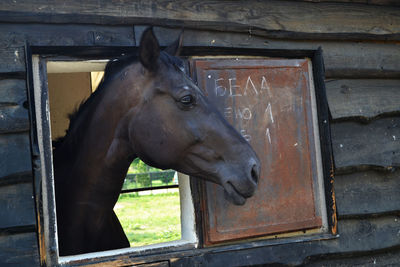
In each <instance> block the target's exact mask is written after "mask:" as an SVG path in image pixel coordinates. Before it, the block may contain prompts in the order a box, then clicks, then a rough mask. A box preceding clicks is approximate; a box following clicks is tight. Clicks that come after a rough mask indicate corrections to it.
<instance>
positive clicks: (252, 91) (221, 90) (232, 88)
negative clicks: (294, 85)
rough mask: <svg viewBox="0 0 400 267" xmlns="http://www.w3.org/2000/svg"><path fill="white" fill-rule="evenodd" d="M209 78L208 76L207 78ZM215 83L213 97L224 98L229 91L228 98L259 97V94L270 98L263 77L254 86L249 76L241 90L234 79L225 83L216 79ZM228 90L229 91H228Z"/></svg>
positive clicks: (223, 80)
mask: <svg viewBox="0 0 400 267" xmlns="http://www.w3.org/2000/svg"><path fill="white" fill-rule="evenodd" d="M209 77H210V76H209ZM214 82H215V96H225V95H226V94H227V92H228V91H229V96H230V97H241V96H247V95H256V96H257V95H259V94H260V93H261V92H266V93H267V94H268V96H269V97H271V88H270V86H269V84H268V82H267V78H265V76H262V77H261V81H260V80H259V81H258V83H257V85H259V86H258V88H257V86H256V83H254V81H253V79H252V78H251V76H248V77H247V80H246V85H245V86H244V88H242V87H241V86H240V85H238V84H237V80H236V78H229V79H228V81H226V80H225V79H224V78H218V79H215V80H214ZM228 89H229V90H228Z"/></svg>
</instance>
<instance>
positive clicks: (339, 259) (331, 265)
mask: <svg viewBox="0 0 400 267" xmlns="http://www.w3.org/2000/svg"><path fill="white" fill-rule="evenodd" d="M325 258H326V257H325ZM399 263H400V249H392V250H389V251H385V252H378V253H368V255H363V254H361V255H346V256H343V255H338V256H336V257H328V259H324V257H322V259H309V260H308V261H307V263H306V264H304V267H321V266H324V267H354V266H362V267H376V266H379V267H395V266H399Z"/></svg>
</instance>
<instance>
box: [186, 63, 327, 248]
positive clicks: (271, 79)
mask: <svg viewBox="0 0 400 267" xmlns="http://www.w3.org/2000/svg"><path fill="white" fill-rule="evenodd" d="M191 69H192V74H193V75H194V76H195V79H196V81H197V83H198V85H199V87H200V88H202V89H203V90H204V91H205V93H206V94H207V95H208V97H209V99H210V100H211V102H213V104H215V105H216V106H217V108H218V109H219V110H220V112H221V113H222V114H223V115H224V116H225V118H226V119H227V120H228V121H229V122H230V123H231V124H232V125H233V126H234V127H235V128H236V129H237V130H238V131H239V132H240V133H241V134H242V136H243V137H244V138H245V139H246V140H247V141H248V142H249V143H250V144H251V145H252V147H253V148H254V150H255V151H256V153H257V155H258V156H259V158H260V160H261V165H262V170H261V177H260V181H259V187H258V189H257V191H256V193H255V195H254V196H253V197H252V198H250V199H248V200H247V202H246V204H245V205H244V206H234V205H233V204H231V203H229V202H228V201H227V200H226V199H225V198H224V193H223V191H222V190H223V189H222V188H221V187H219V186H217V185H214V184H212V183H208V182H204V185H203V203H202V205H203V210H204V214H203V223H204V225H203V227H204V242H205V244H206V245H207V244H213V243H217V242H222V241H227V240H235V239H243V238H249V237H257V236H264V235H276V234H279V233H287V232H294V231H299V230H306V229H317V231H323V230H324V229H325V226H326V209H325V206H324V204H323V203H325V200H324V194H323V181H322V177H321V176H322V167H321V161H320V150H319V137H317V136H318V126H317V114H316V107H315V105H316V100H315V93H314V87H313V78H312V75H311V73H312V68H311V62H310V60H308V59H290V60H289V59H263V58H254V59H249V58H232V59H230V58H196V59H193V60H192V61H191Z"/></svg>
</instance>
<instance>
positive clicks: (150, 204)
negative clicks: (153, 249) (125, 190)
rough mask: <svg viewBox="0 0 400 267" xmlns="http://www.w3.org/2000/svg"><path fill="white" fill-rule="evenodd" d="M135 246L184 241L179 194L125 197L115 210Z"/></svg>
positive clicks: (126, 195)
mask: <svg viewBox="0 0 400 267" xmlns="http://www.w3.org/2000/svg"><path fill="white" fill-rule="evenodd" d="M114 211H115V213H116V214H117V216H118V218H119V220H120V222H121V224H122V227H123V228H124V231H125V234H126V235H127V237H128V239H129V242H130V244H131V247H134V246H144V245H149V244H155V243H161V242H168V241H173V240H179V239H180V238H181V221H180V204H179V193H165V194H156V195H145V196H135V195H134V194H124V195H122V196H120V198H119V199H118V202H117V205H116V206H115V207H114Z"/></svg>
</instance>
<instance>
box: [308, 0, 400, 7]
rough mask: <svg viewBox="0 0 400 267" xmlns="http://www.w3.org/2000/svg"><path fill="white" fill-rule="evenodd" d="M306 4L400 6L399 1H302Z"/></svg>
mask: <svg viewBox="0 0 400 267" xmlns="http://www.w3.org/2000/svg"><path fill="white" fill-rule="evenodd" d="M301 1H304V2H313V3H321V2H336V3H358V4H365V5H380V6H400V2H399V1H397V0H301Z"/></svg>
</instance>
